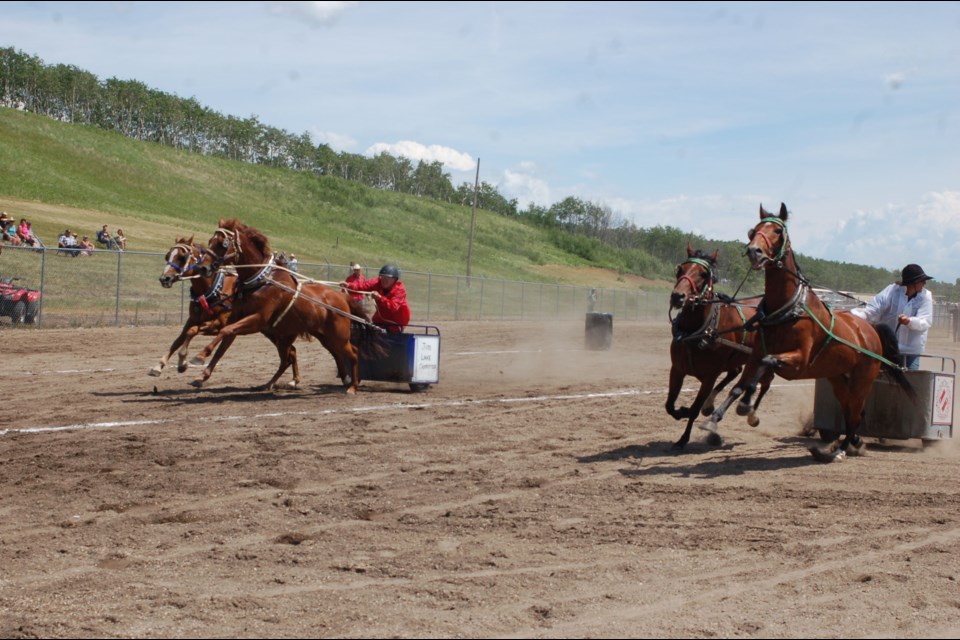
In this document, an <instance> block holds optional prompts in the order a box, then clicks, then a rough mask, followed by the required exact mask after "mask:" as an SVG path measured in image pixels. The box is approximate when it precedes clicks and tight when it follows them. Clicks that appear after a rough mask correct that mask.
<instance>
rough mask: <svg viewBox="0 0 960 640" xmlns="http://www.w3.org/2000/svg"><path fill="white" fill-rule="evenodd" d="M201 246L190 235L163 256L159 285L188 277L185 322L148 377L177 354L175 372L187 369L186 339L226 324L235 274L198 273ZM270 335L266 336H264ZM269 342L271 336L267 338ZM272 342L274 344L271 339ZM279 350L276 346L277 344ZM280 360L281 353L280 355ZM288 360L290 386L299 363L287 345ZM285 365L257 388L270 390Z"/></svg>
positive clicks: (211, 332) (296, 382)
mask: <svg viewBox="0 0 960 640" xmlns="http://www.w3.org/2000/svg"><path fill="white" fill-rule="evenodd" d="M203 251H204V249H203V247H201V246H200V245H198V244H194V242H193V237H192V236H191V237H190V238H178V239H177V243H176V244H175V245H174V246H172V247H170V250H169V251H167V255H166V265H164V269H163V273H161V274H160V284H161V285H162V286H163V287H164V288H166V289H169V288H170V287H172V286H173V285H174V284H175V283H176V282H177V281H179V280H187V279H189V280H190V307H189V310H188V316H187V321H186V323H184V325H183V330H182V331H180V335H179V336H177V338H176V339H175V340H174V341H173V344H171V345H170V350H169V351H168V352H167V354H166V355H165V356H163V357H162V358H160V362H159V363H158V364H157V365H156V366H154V367H153V368H152V369H150V375H151V376H159V375H160V374H161V372H162V371H163V368H164V367H165V366H166V364H167V362H168V361H169V360H170V357H171V356H173V354H174V352H176V351H177V350H178V349H179V353H177V357H178V362H177V371H178V372H180V373H183V372H184V371H186V370H187V347H189V345H190V341H191V340H192V339H193V338H194V337H195V336H196V335H197V334H198V333H202V334H203V335H216V334H217V333H219V332H220V329H222V328H223V327H225V326H226V325H227V323H228V322H227V321H228V320H229V318H230V314H231V312H232V310H233V307H232V298H233V291H234V287H235V285H236V281H237V276H236V274H233V273H227V272H225V271H221V272H219V273H218V274H216V275H214V276H201V275H199V274H198V273H195V272H196V271H197V269H196V267H197V264H198V263H199V261H200V258H201V256H202V255H203ZM267 337H268V338H270V336H267ZM271 341H272V339H271ZM274 344H275V345H277V343H276V342H275V341H274ZM277 348H278V350H279V348H280V347H279V345H277ZM212 350H213V347H212V346H210V345H208V346H207V347H206V348H205V349H204V351H205V352H207V353H208V354H209V353H210V352H211V351H212ZM280 359H281V361H282V360H283V355H282V354H281V356H280ZM289 360H290V363H291V364H292V365H293V380H291V381H290V382H289V383H288V386H289V387H290V388H291V389H295V388H297V386H299V384H300V365H299V364H298V363H297V349H296V347H294V346H293V345H291V346H290V355H289ZM284 370H285V367H283V368H281V369H279V370H278V371H277V373H276V374H275V375H274V376H273V378H272V379H271V380H270V381H269V382H267V384H265V385H263V386H262V387H260V388H263V389H270V388H272V387H273V385H274V384H275V383H276V381H277V380H279V379H280V376H281V375H283V371H284Z"/></svg>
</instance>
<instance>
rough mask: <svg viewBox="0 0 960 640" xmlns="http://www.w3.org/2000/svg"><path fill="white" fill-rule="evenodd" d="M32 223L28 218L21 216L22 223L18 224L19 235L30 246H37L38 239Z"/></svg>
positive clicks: (21, 240) (22, 241)
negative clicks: (34, 233)
mask: <svg viewBox="0 0 960 640" xmlns="http://www.w3.org/2000/svg"><path fill="white" fill-rule="evenodd" d="M31 227H32V225H31V224H30V223H29V222H27V219H26V218H20V224H18V225H17V237H18V238H20V242H21V243H22V244H25V245H27V246H30V247H35V246H37V239H36V238H35V237H34V235H33V229H32V228H31Z"/></svg>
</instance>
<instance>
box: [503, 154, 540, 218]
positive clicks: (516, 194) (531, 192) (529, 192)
mask: <svg viewBox="0 0 960 640" xmlns="http://www.w3.org/2000/svg"><path fill="white" fill-rule="evenodd" d="M535 173H536V168H535V167H534V165H533V164H532V163H529V162H523V163H521V164H520V170H519V171H513V170H511V169H507V170H505V171H504V172H503V183H502V184H500V185H498V189H499V190H500V191H501V192H502V193H503V195H504V196H505V197H507V198H516V200H517V205H518V207H519V208H520V209H521V210H523V209H526V208H527V206H529V205H530V203H533V204H537V205H540V206H542V207H549V206H550V205H552V204H553V200H552V195H551V192H550V186H549V185H548V184H547V183H546V181H544V180H541V179H540V178H538V177H537V176H536V175H534V174H535Z"/></svg>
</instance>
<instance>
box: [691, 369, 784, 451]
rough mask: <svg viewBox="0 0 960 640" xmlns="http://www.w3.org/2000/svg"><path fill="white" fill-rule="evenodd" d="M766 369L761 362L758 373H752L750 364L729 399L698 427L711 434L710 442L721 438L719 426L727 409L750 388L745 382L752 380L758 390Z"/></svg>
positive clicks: (731, 391)
mask: <svg viewBox="0 0 960 640" xmlns="http://www.w3.org/2000/svg"><path fill="white" fill-rule="evenodd" d="M766 368H767V365H766V364H764V363H763V361H761V364H760V366H759V367H758V368H757V370H756V371H752V370H751V368H750V365H749V364H748V365H747V366H746V368H745V369H744V371H743V375H741V376H740V380H739V381H738V382H737V384H736V385H734V387H733V389H731V390H730V393H729V394H727V399H726V400H724V401H723V404H722V405H720V408H719V409H717V410H716V411H714V412H713V414H711V416H710V418H708V419H707V420H706V421H705V422H702V423H700V424H699V425H697V427H698V428H700V429H703V430H704V431H709V432H710V433H711V435H710V436H708V438H709V439H710V440H712V441H714V442H715V439H716V438H719V437H720V436H719V434H718V433H717V425H718V424H720V421H721V420H723V416H724V414H726V413H727V409H729V408H730V405H732V404H733V402H734V401H735V400H736V399H737V398H739V397H740V396H741V395H743V391H744V387H745V386H748V385H745V384H744V380H751V381H752V383H753V388H754V389H756V386H757V380H759V379H760V378H761V376H763V375H764V371H765V370H766ZM712 443H713V442H712Z"/></svg>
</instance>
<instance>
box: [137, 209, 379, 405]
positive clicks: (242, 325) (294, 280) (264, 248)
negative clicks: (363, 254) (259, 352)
mask: <svg viewBox="0 0 960 640" xmlns="http://www.w3.org/2000/svg"><path fill="white" fill-rule="evenodd" d="M184 279H190V309H189V314H188V317H187V321H186V323H185V324H184V327H183V329H182V331H181V332H180V335H179V336H177V339H176V340H174V342H173V344H172V345H171V346H170V349H169V351H168V353H167V354H166V355H165V356H164V357H163V358H161V360H160V362H159V363H158V364H157V365H156V366H155V367H154V368H153V369H151V370H150V375H154V376H159V375H160V374H161V372H162V371H163V368H164V366H165V365H166V363H167V362H168V360H169V359H170V357H172V355H173V353H174V352H177V353H178V355H179V363H178V366H177V370H178V371H180V372H183V371H185V370H186V368H187V362H186V356H187V347H188V345H189V343H190V340H191V339H192V338H193V337H194V336H196V335H197V334H198V333H202V334H204V335H213V336H215V337H214V339H213V341H212V342H210V344H208V345H207V346H206V347H205V348H204V349H203V350H202V351H201V352H200V353H199V354H197V356H195V357H194V358H193V360H191V362H190V364H195V365H203V364H204V363H205V359H206V358H207V357H209V355H210V353H212V352H213V349H214V348H216V352H215V353H214V355H213V358H212V359H211V360H210V362H209V363H208V364H206V366H205V367H204V368H203V370H202V371H201V373H200V374H199V375H198V376H197V378H196V379H195V380H193V381H192V382H191V384H192V385H194V386H197V387H199V386H202V385H203V383H204V382H206V381H207V380H208V379H209V378H210V376H211V375H212V374H213V371H214V369H215V368H216V365H217V363H218V362H219V361H220V359H221V358H222V357H223V355H224V354H225V353H226V351H227V350H228V349H229V348H230V346H231V345H232V344H233V341H234V340H235V339H236V338H237V336H242V335H249V334H253V333H262V334H263V335H264V336H266V337H267V338H268V339H269V340H270V341H271V342H272V343H273V344H274V346H275V347H276V349H277V355H278V356H279V359H280V364H279V366H278V368H277V371H276V373H275V374H274V376H273V377H272V378H271V379H270V380H269V381H268V382H267V383H266V384H264V385H261V386H260V387H257V388H258V389H270V388H273V387H274V385H275V384H276V382H277V381H278V380H279V379H280V377H281V376H282V375H283V374H284V372H285V371H286V370H287V369H288V368H289V367H291V366H292V367H293V380H291V381H290V383H289V386H290V387H291V388H296V387H297V386H298V385H299V383H300V370H299V367H298V364H297V350H296V347H295V346H294V342H295V341H296V340H297V339H298V338H305V339H313V338H315V339H316V340H318V341H319V342H320V344H322V345H323V346H324V347H325V348H326V349H327V351H329V352H330V354H331V355H332V356H333V359H334V362H335V363H336V365H337V375H338V377H339V378H340V380H341V382H342V383H343V386H344V388H345V389H346V392H347V393H349V394H354V393H356V391H357V387H358V385H359V383H360V375H359V366H358V362H359V361H358V348H359V347H358V346H357V345H355V344H354V343H353V342H352V341H351V335H352V332H353V330H354V328H356V329H357V333H358V335H359V336H360V342H361V343H362V342H363V340H364V336H369V335H372V334H375V333H376V332H377V331H378V329H377V328H376V327H375V326H374V325H372V324H370V322H369V320H368V318H367V316H366V313H365V311H364V308H363V304H362V303H361V302H359V301H356V300H354V299H352V298H351V297H350V296H348V295H347V294H346V292H344V291H342V290H340V289H339V288H332V287H330V286H327V284H324V283H318V282H314V281H311V280H309V279H307V278H304V277H302V276H299V275H297V274H295V273H294V272H292V271H290V270H289V269H287V268H286V267H285V266H284V264H283V263H282V262H281V261H279V260H278V258H277V257H276V256H275V255H274V253H273V251H272V250H271V249H270V241H269V240H268V239H267V237H266V236H265V235H264V234H263V233H261V232H260V231H259V230H257V229H256V228H254V227H251V226H248V225H246V224H243V223H242V222H240V221H239V220H236V219H231V220H223V219H221V220H220V222H219V225H218V228H217V230H216V231H215V232H214V234H213V236H211V237H210V240H209V241H208V242H207V244H206V246H202V245H199V244H196V243H194V242H193V238H178V239H177V241H176V244H174V246H173V247H171V248H170V250H169V251H168V252H167V255H166V264H165V265H164V270H163V272H162V274H161V276H160V284H161V285H162V286H164V287H167V288H169V287H172V286H173V284H174V283H175V282H177V281H179V280H184Z"/></svg>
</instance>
